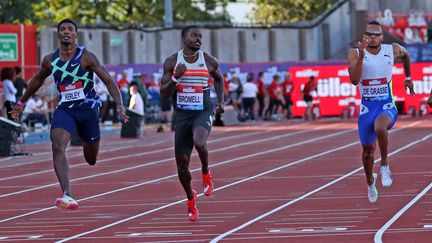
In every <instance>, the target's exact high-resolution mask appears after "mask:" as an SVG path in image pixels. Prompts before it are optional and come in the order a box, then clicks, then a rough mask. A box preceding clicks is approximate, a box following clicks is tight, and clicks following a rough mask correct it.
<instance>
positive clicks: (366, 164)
mask: <svg viewBox="0 0 432 243" xmlns="http://www.w3.org/2000/svg"><path fill="white" fill-rule="evenodd" d="M362 147H363V152H362V162H363V169H364V172H365V174H366V182H367V184H368V185H372V183H373V182H374V179H373V176H372V172H373V165H374V153H375V147H376V146H375V143H373V144H362Z"/></svg>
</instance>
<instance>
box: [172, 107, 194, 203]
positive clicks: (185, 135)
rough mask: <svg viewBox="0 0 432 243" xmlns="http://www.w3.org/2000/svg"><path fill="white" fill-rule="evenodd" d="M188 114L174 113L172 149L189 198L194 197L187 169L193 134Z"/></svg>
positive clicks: (178, 173) (179, 176)
mask: <svg viewBox="0 0 432 243" xmlns="http://www.w3.org/2000/svg"><path fill="white" fill-rule="evenodd" d="M188 115H189V114H185V113H176V126H175V135H174V140H175V142H174V150H175V158H176V163H177V175H178V178H179V180H180V183H181V185H182V187H183V189H184V191H185V192H186V196H187V198H188V199H189V200H191V199H193V198H194V195H193V192H192V187H191V180H192V175H191V173H190V171H189V163H190V156H191V154H192V149H193V134H192V131H191V127H192V125H191V124H192V121H190V119H192V118H191V117H190V116H188Z"/></svg>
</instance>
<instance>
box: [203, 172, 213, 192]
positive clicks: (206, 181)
mask: <svg viewBox="0 0 432 243" xmlns="http://www.w3.org/2000/svg"><path fill="white" fill-rule="evenodd" d="M202 176H203V191H204V195H206V196H210V195H211V194H212V193H213V189H214V184H213V182H212V178H213V177H212V175H211V173H210V171H209V173H208V174H202Z"/></svg>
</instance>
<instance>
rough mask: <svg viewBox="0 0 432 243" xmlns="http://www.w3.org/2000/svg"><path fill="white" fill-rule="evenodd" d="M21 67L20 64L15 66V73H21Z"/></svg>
mask: <svg viewBox="0 0 432 243" xmlns="http://www.w3.org/2000/svg"><path fill="white" fill-rule="evenodd" d="M20 73H21V68H20V67H19V66H15V74H20Z"/></svg>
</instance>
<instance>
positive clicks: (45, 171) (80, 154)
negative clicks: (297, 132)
mask: <svg viewBox="0 0 432 243" xmlns="http://www.w3.org/2000/svg"><path fill="white" fill-rule="evenodd" d="M334 125H335V124H333V125H326V126H322V127H327V126H334ZM302 126H305V125H304V124H296V125H292V126H290V128H296V127H302ZM314 130H316V129H314ZM309 131H310V130H309ZM269 132H271V131H268V130H266V131H258V132H252V133H246V134H241V135H232V136H226V137H221V138H216V139H211V140H209V141H208V143H209V144H211V143H215V142H220V141H227V140H230V139H236V140H237V139H239V138H242V137H248V136H254V135H257V134H261V133H269ZM287 134H291V133H287ZM134 147H136V146H134ZM143 147H144V146H143ZM116 150H119V149H111V150H108V151H105V152H112V151H116ZM170 150H173V147H172V146H170V147H168V148H164V149H158V150H152V151H147V152H142V153H137V154H130V155H123V156H117V157H111V158H108V159H101V160H98V161H97V163H98V164H100V163H102V162H107V161H112V160H116V159H124V158H132V157H137V156H142V155H149V154H157V153H161V152H164V151H170ZM49 153H51V152H49ZM82 155H83V154H82V152H80V153H77V154H73V155H67V158H68V159H69V158H74V157H80V156H82ZM49 161H52V159H42V160H39V161H33V162H32V163H40V162H49ZM84 165H86V163H81V164H77V165H72V166H70V168H75V167H80V166H84ZM48 172H53V169H49V170H43V171H38V172H32V173H27V174H23V175H17V176H10V177H4V178H0V181H6V180H11V179H17V178H22V177H27V176H33V175H39V174H43V173H48Z"/></svg>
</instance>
